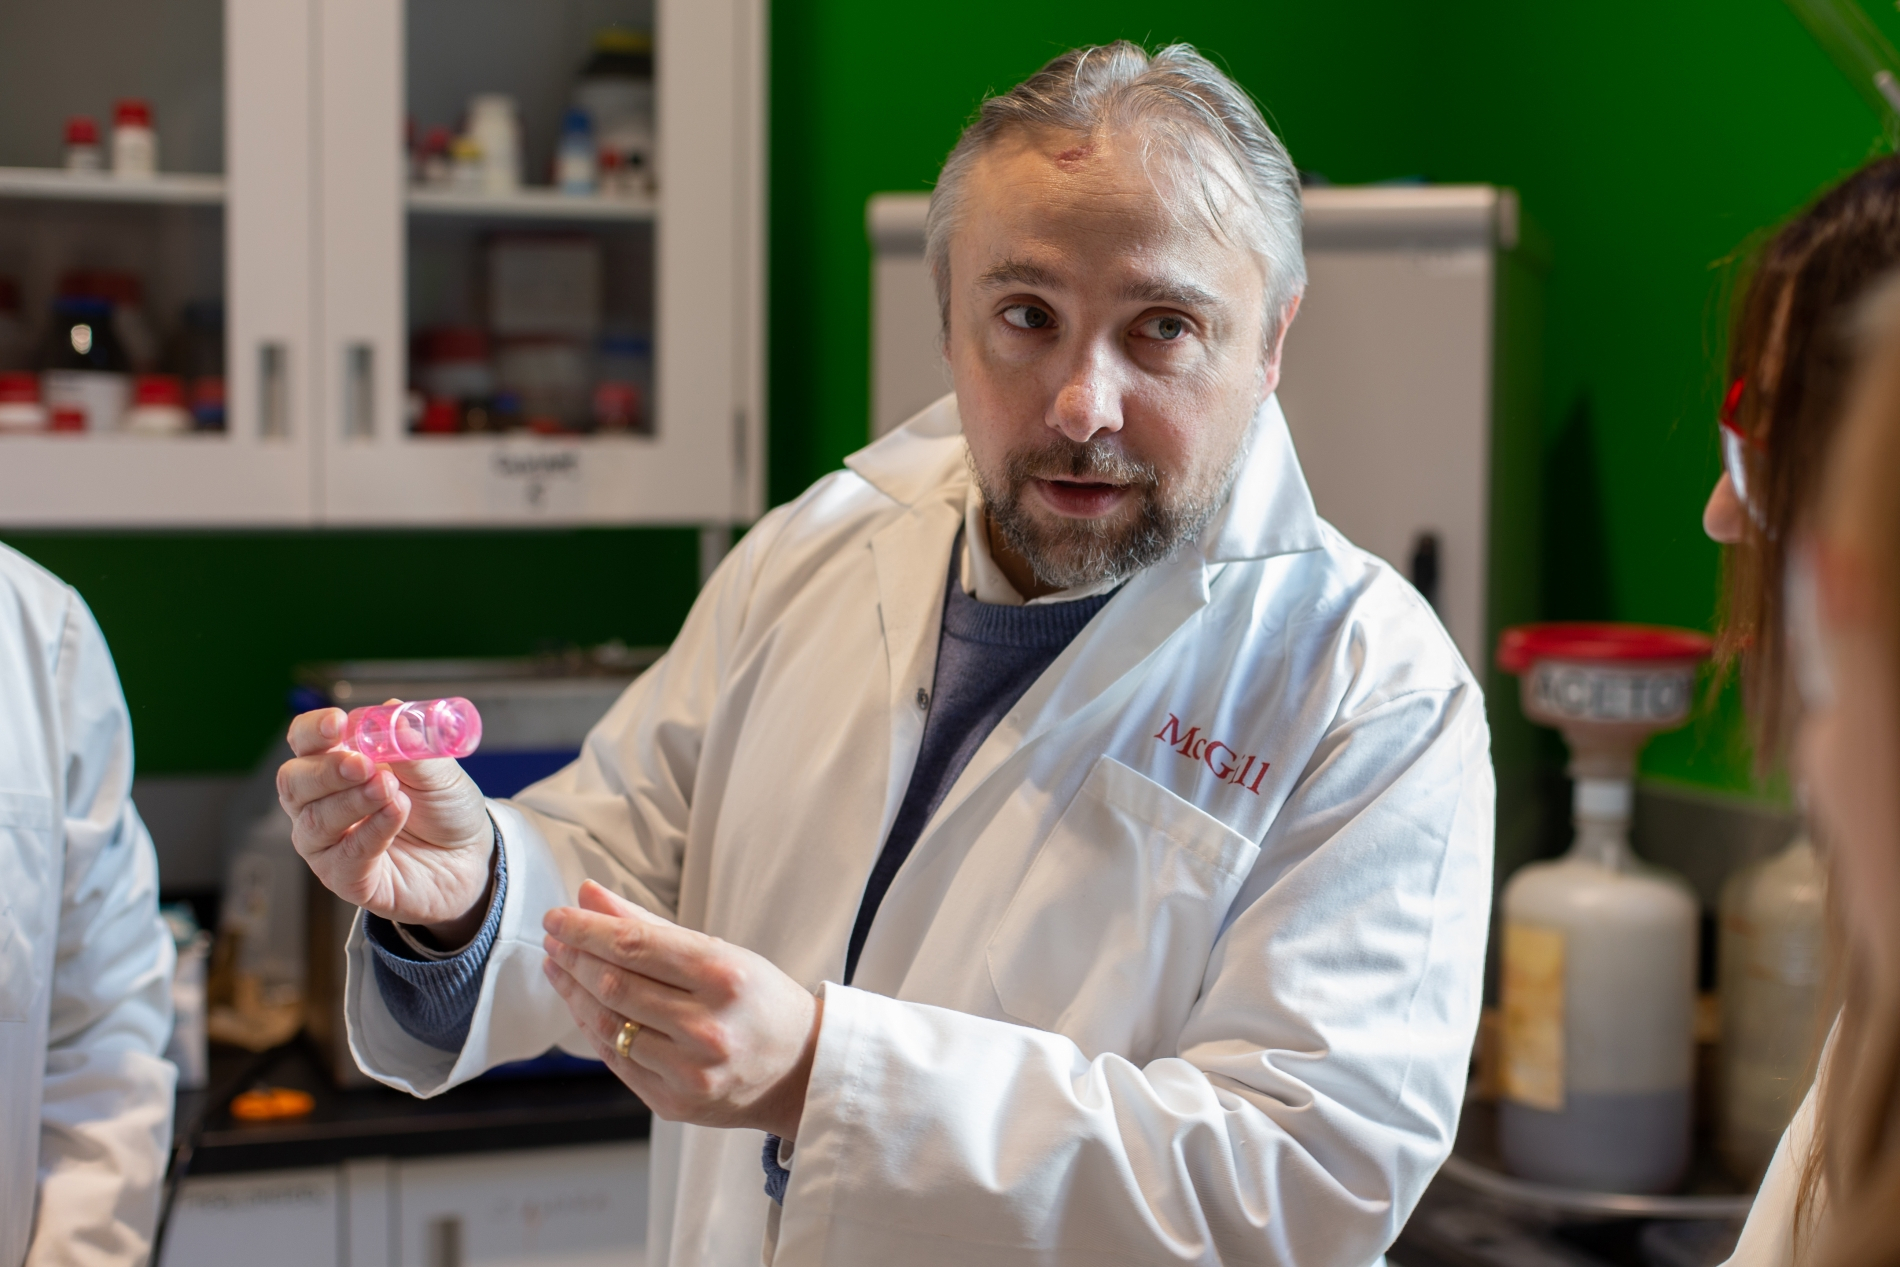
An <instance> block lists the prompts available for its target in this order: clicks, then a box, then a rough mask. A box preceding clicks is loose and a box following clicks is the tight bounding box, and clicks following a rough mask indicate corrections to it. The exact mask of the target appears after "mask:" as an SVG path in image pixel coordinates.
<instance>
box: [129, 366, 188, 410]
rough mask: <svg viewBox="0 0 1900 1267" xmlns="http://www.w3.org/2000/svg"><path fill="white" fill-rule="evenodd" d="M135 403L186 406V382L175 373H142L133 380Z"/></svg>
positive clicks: (133, 400) (133, 399)
mask: <svg viewBox="0 0 1900 1267" xmlns="http://www.w3.org/2000/svg"><path fill="white" fill-rule="evenodd" d="M132 403H133V404H135V405H176V406H177V407H178V408H180V409H183V408H184V407H185V384H184V383H183V381H181V380H180V379H179V378H178V376H177V375H175V374H140V375H139V376H138V377H137V378H135V379H133V380H132Z"/></svg>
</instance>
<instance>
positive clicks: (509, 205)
mask: <svg viewBox="0 0 1900 1267" xmlns="http://www.w3.org/2000/svg"><path fill="white" fill-rule="evenodd" d="M407 201H408V205H409V212H410V214H411V215H421V216H456V217H461V218H465V219H481V220H589V221H623V222H640V221H651V220H652V219H654V212H655V206H654V202H653V199H651V198H625V197H613V198H610V197H606V196H603V195H601V194H564V193H561V192H560V191H559V190H555V189H522V190H518V191H516V192H515V193H512V194H480V193H463V192H461V191H459V190H450V189H411V190H410V191H409V192H408V195H407Z"/></svg>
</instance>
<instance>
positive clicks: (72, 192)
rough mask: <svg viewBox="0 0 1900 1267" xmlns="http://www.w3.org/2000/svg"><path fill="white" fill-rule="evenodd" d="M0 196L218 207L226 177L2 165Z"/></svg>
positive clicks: (55, 200)
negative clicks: (133, 176) (126, 176)
mask: <svg viewBox="0 0 1900 1267" xmlns="http://www.w3.org/2000/svg"><path fill="white" fill-rule="evenodd" d="M0 198H37V199H41V200H43V201H48V202H130V203H145V204H157V205H166V206H188V207H218V206H223V205H224V177H222V176H201V175H191V174H187V173H184V172H161V173H159V174H158V175H156V176H148V177H144V178H141V179H138V180H122V179H120V178H118V177H116V176H114V175H112V173H110V172H69V171H66V170H65V169H64V168H59V167H0Z"/></svg>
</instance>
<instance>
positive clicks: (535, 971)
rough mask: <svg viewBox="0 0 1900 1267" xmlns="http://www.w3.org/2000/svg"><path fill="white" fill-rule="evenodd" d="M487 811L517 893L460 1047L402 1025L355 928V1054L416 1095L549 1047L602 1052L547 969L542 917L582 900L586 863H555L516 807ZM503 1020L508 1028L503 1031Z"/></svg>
mask: <svg viewBox="0 0 1900 1267" xmlns="http://www.w3.org/2000/svg"><path fill="white" fill-rule="evenodd" d="M488 813H489V816H490V817H491V818H492V819H494V822H495V827H496V829H497V830H498V831H499V833H500V837H501V848H502V850H503V853H504V854H505V857H504V858H503V859H502V860H501V862H500V863H499V865H500V866H505V867H506V868H507V871H508V890H507V893H506V894H504V895H502V902H501V918H500V924H499V927H498V928H497V929H496V933H495V940H494V944H493V946H492V947H491V949H490V951H489V954H488V962H487V966H486V967H485V968H484V970H483V972H482V979H481V988H480V993H479V994H478V995H477V997H476V1001H475V1010H474V1013H473V1015H472V1016H471V1017H470V1018H469V1026H468V1036H467V1039H466V1040H465V1041H464V1042H463V1043H462V1046H461V1049H460V1050H459V1051H456V1052H445V1051H441V1050H438V1049H436V1048H433V1047H430V1046H429V1045H428V1044H426V1043H424V1042H422V1041H421V1040H419V1039H417V1038H415V1037H414V1036H413V1035H411V1034H409V1033H408V1032H406V1031H405V1030H404V1029H403V1027H402V1025H401V1024H400V1023H399V1022H398V1021H397V1020H396V1018H395V1017H394V1015H393V1014H392V1013H391V1012H390V1010H389V1008H388V1006H387V1004H386V1003H385V1002H384V1001H383V998H382V992H381V990H379V989H378V988H377V985H376V982H375V976H374V967H373V963H374V958H375V956H374V952H373V951H372V950H371V949H370V946H369V939H368V936H367V933H366V930H365V928H364V920H363V918H362V916H361V915H360V914H359V915H358V917H357V920H356V924H355V926H354V927H353V928H352V929H351V931H350V940H349V945H348V951H347V954H348V958H349V979H348V982H347V984H346V985H345V1006H344V1015H345V1019H346V1020H347V1022H348V1025H349V1036H350V1053H351V1055H352V1056H354V1057H355V1059H356V1063H357V1065H358V1066H359V1067H361V1068H362V1070H363V1072H364V1073H366V1074H368V1075H369V1076H370V1077H372V1078H375V1079H376V1080H377V1081H379V1082H383V1083H385V1084H387V1085H389V1086H392V1087H395V1088H396V1089H397V1090H399V1091H406V1092H408V1093H409V1094H411V1095H414V1096H420V1097H423V1098H428V1097H430V1096H435V1095H440V1094H441V1093H442V1092H443V1091H446V1090H448V1089H449V1088H450V1087H453V1086H457V1085H459V1084H461V1083H463V1082H467V1081H468V1080H469V1079H471V1078H474V1077H476V1076H477V1075H479V1074H481V1073H482V1072H484V1071H485V1070H488V1069H491V1068H493V1067H494V1066H496V1065H499V1064H506V1063H508V1062H510V1061H515V1060H527V1059H530V1058H531V1057H534V1056H539V1055H541V1054H543V1053H544V1052H546V1051H547V1050H548V1049H549V1048H550V1047H559V1048H561V1049H562V1050H564V1051H567V1052H570V1053H571V1054H573V1055H577V1056H589V1057H591V1056H595V1055H597V1054H598V1053H596V1052H595V1051H594V1049H593V1047H592V1045H591V1044H590V1043H588V1041H587V1039H586V1036H585V1035H583V1034H582V1033H581V1032H580V1029H579V1027H578V1026H576V1025H575V1023H574V1018H573V1016H572V1015H571V1014H570V1013H569V1012H568V1010H567V1004H566V1003H564V1002H563V1001H562V1000H561V996H560V995H558V994H556V993H555V992H554V987H553V986H551V985H549V984H548V981H547V977H546V975H545V974H544V973H543V971H542V968H541V964H542V961H543V960H544V959H546V958H547V954H546V952H545V951H544V950H543V949H542V942H541V939H542V930H541V917H542V915H543V914H544V913H545V912H546V911H548V910H549V909H551V908H553V907H556V906H565V905H568V904H569V903H571V902H572V901H573V895H574V892H575V891H576V890H577V889H578V888H579V887H580V881H581V879H582V878H583V876H582V874H581V872H580V866H579V863H578V861H577V860H566V862H565V865H564V861H563V860H562V859H558V858H556V856H555V853H554V851H553V850H551V849H550V848H549V847H548V844H547V841H546V840H545V839H544V838H543V837H542V835H541V833H540V831H539V830H537V829H536V827H535V825H534V823H533V822H532V821H531V820H530V819H529V818H528V816H527V815H525V814H523V813H522V812H521V811H520V810H518V809H516V808H515V807H514V806H512V805H509V804H507V803H506V802H502V801H490V802H489V803H488ZM569 869H571V870H572V871H573V872H574V874H573V875H571V876H570V875H568V874H567V872H568V870H569ZM490 915H491V917H492V916H493V912H492V911H491V912H490ZM497 1015H500V1016H506V1017H507V1018H508V1023H507V1024H506V1025H501V1026H496V1025H494V1024H493V1023H492V1022H493V1018H494V1017H496V1016H497Z"/></svg>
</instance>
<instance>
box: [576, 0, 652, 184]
mask: <svg viewBox="0 0 1900 1267" xmlns="http://www.w3.org/2000/svg"><path fill="white" fill-rule="evenodd" d="M574 107H575V108H576V109H578V110H581V111H584V112H585V113H586V114H587V117H588V118H589V119H591V120H592V121H593V125H594V139H595V141H596V143H597V145H598V147H599V150H600V152H601V154H602V156H603V158H602V164H601V165H602V167H603V169H605V168H609V167H611V169H612V171H613V173H614V180H613V182H612V187H611V188H606V187H603V190H602V192H604V193H610V194H615V195H635V196H639V195H645V194H649V193H652V192H653V190H654V188H655V184H656V180H657V176H658V159H657V153H656V148H657V147H656V139H655V138H656V135H657V133H656V130H655V123H654V115H653V35H652V33H651V32H648V31H629V30H625V29H623V28H620V27H608V28H606V29H604V30H602V31H601V32H599V33H598V34H597V35H595V36H594V48H593V53H592V55H591V56H589V57H588V59H587V64H586V65H585V66H583V67H582V68H581V73H580V79H579V81H578V82H577V83H576V84H575V85H574ZM604 185H605V182H603V186H604Z"/></svg>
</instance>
